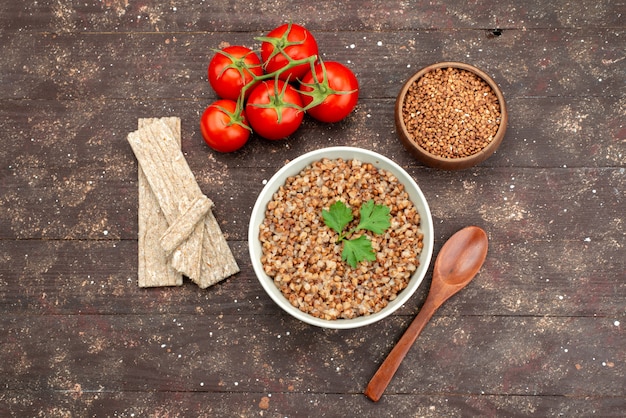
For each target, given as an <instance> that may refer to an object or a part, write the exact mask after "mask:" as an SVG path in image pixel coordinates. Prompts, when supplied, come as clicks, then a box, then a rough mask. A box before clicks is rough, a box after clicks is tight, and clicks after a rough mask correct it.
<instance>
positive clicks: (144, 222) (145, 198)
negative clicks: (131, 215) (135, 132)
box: [137, 117, 183, 287]
mask: <svg viewBox="0 0 626 418" xmlns="http://www.w3.org/2000/svg"><path fill="white" fill-rule="evenodd" d="M156 120H157V119H156V118H142V119H139V123H138V128H139V129H142V128H143V127H144V126H146V125H147V124H150V123H153V122H154V121H156ZM162 120H163V122H164V123H166V124H167V125H168V126H169V128H170V129H171V130H172V132H173V133H174V136H175V138H176V141H177V142H178V144H179V145H180V141H181V126H180V118H176V117H170V118H163V119H162ZM138 185H139V186H138V187H139V202H138V208H139V210H138V212H139V213H138V215H139V216H138V229H139V233H138V237H137V238H138V257H139V260H138V261H139V266H138V272H137V283H138V285H139V287H159V286H181V285H182V284H183V275H182V274H181V273H179V272H178V271H176V269H175V268H174V267H172V264H171V263H170V262H169V261H168V257H167V254H166V253H165V251H164V250H163V249H162V248H161V246H160V245H159V239H160V238H161V236H162V235H163V234H164V233H165V231H166V230H167V228H168V223H167V220H166V219H165V215H164V214H163V212H162V211H161V207H160V206H159V202H158V201H157V199H156V196H154V193H152V189H151V188H150V184H149V183H148V179H146V175H145V173H144V172H143V169H142V168H141V165H139V170H138Z"/></svg>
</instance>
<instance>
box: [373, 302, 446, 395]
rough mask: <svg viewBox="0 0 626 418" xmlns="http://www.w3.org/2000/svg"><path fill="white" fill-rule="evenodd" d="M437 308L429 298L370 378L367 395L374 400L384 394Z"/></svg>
mask: <svg viewBox="0 0 626 418" xmlns="http://www.w3.org/2000/svg"><path fill="white" fill-rule="evenodd" d="M436 310H437V304H436V303H433V300H432V298H427V299H426V301H425V302H424V305H423V306H422V309H421V310H420V312H419V313H418V314H417V316H416V317H415V319H413V321H412V322H411V325H409V327H408V328H407V329H406V331H404V334H403V335H402V337H401V338H400V340H399V341H398V343H397V344H396V345H395V347H394V348H393V349H392V350H391V352H390V353H389V355H388V356H387V358H386V359H385V361H383V363H382V364H381V365H380V367H379V368H378V371H377V372H376V373H375V374H374V376H373V377H372V379H371V380H370V382H369V384H368V385H367V388H365V392H364V393H365V396H367V397H368V398H370V399H371V400H372V401H374V402H378V400H379V399H380V398H381V397H382V396H383V392H384V391H385V389H386V388H387V386H388V385H389V382H391V379H392V378H393V375H394V374H395V373H396V371H397V370H398V367H400V363H402V360H403V359H404V357H405V356H406V354H407V353H408V352H409V349H410V348H411V346H412V345H413V343H414V342H415V340H416V339H417V337H418V336H419V335H420V333H421V332H422V330H423V329H424V327H425V326H426V324H427V323H428V321H429V320H430V318H431V317H432V316H433V314H434V313H435V311H436Z"/></svg>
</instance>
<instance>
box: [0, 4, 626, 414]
mask: <svg viewBox="0 0 626 418" xmlns="http://www.w3.org/2000/svg"><path fill="white" fill-rule="evenodd" d="M625 15H626V3H625V2H624V1H623V0H599V1H590V0H584V1H578V2H571V1H566V0H557V1H552V2H545V1H543V2H541V1H538V0H530V1H526V2H523V4H521V2H516V1H512V0H508V1H500V2H496V1H493V0H477V1H469V2H467V1H456V0H455V1H447V2H437V1H430V0H417V1H414V2H403V1H396V0H392V1H380V0H371V1H369V0H368V1H356V0H348V1H343V2H317V3H316V2H310V1H301V0H294V1H290V2H285V1H274V2H269V3H259V2H243V1H231V2H206V1H204V2H202V1H187V0H178V1H174V2H157V1H151V0H147V1H134V0H128V1H127V0H105V1H92V0H87V1H80V2H78V1H49V0H38V1H31V0H28V1H22V2H10V1H5V2H2V4H0V54H1V55H2V57H3V59H2V60H0V132H2V140H3V145H2V146H1V147H0V376H2V382H3V385H1V387H0V416H16V417H17V416H20V417H21V416H132V415H134V416H199V417H202V416H206V417H213V416H246V417H247V416H277V417H278V416H280V417H284V416H289V417H295V416H313V415H316V416H353V415H357V416H364V417H380V416H433V417H435V416H487V417H496V416H507V417H509V416H511V417H517V416H520V417H521V416H524V417H527V416H557V415H563V416H594V415H595V416H621V415H622V412H621V411H624V410H626V386H625V385H624V381H626V357H625V353H626V351H625V350H624V346H626V333H625V332H624V325H625V324H626V280H625V278H626V264H625V263H626V261H625V260H626V257H625V255H626V254H625V250H624V236H625V235H626V229H625V220H626V219H625V215H624V213H625V212H624V201H625V200H626V171H625V170H626V128H625V127H624V124H625V122H626V120H625V114H626V99H625V97H626V83H625V73H624V65H625V64H624V63H625V62H626V60H625V55H624V51H625V50H626V43H625V42H626V41H625V39H626V26H625V22H626V21H625V20H624V16H625ZM286 21H294V22H297V23H301V24H304V25H305V26H306V27H307V28H309V29H311V30H312V31H313V33H314V35H315V37H316V39H317V41H318V44H319V45H320V48H321V50H322V52H323V54H324V57H325V59H327V60H337V61H340V62H343V63H345V64H346V65H348V66H349V67H350V68H352V69H353V70H354V71H355V73H356V75H357V77H358V79H359V82H360V87H361V88H360V99H359V104H358V107H357V109H356V111H355V112H354V113H353V114H352V115H351V116H350V117H349V118H348V119H346V120H345V121H342V122H340V123H338V124H333V125H326V124H322V123H318V122H315V121H313V120H311V119H310V118H305V123H304V125H303V126H302V128H301V129H300V130H298V132H297V133H296V134H295V135H293V137H291V138H290V139H289V140H287V141H277V142H270V141H265V140H263V139H261V138H258V137H256V136H253V137H252V139H251V141H250V142H249V143H248V144H246V146H245V147H244V148H243V149H241V150H240V151H238V152H236V153H232V154H219V153H214V152H212V151H211V150H210V149H209V148H208V147H207V146H206V145H205V144H204V142H203V141H202V138H201V135H200V132H199V129H198V121H199V118H200V115H201V113H202V111H203V110H204V108H205V107H206V106H207V105H208V104H209V103H210V102H212V101H213V100H215V98H216V97H215V95H214V93H213V92H212V91H211V89H210V87H209V84H208V82H207V80H206V67H207V64H208V61H209V59H210V57H211V55H212V52H211V48H220V47H222V46H224V45H227V44H232V45H235V44H243V45H247V46H250V47H254V48H258V47H259V46H260V43H259V42H258V41H257V40H255V37H258V36H261V35H263V34H265V33H267V31H269V30H270V29H272V28H273V27H275V26H278V25H280V24H282V23H284V22H286ZM454 60H456V61H464V62H468V63H471V64H474V65H476V66H477V67H479V68H481V69H482V70H484V71H485V72H487V73H488V74H490V75H491V76H492V77H493V78H494V79H495V81H496V82H497V83H498V84H499V85H500V87H501V88H502V90H503V93H504V96H505V98H506V101H507V106H508V109H509V124H508V130H507V134H506V137H505V139H504V141H503V143H502V146H501V147H500V149H499V150H498V152H497V153H496V154H495V155H493V156H492V157H491V158H489V159H488V160H487V161H485V162H484V163H482V164H481V165H480V166H478V167H475V168H472V169H469V170H464V171H461V172H454V173H451V172H443V171H437V170H433V169H429V168H427V167H424V166H422V165H421V164H419V163H418V162H417V161H415V160H414V159H412V158H411V157H410V156H409V155H408V153H407V152H406V151H405V150H404V149H403V147H402V145H401V144H400V142H399V141H398V139H397V137H396V133H395V129H394V125H393V106H394V101H395V97H396V95H397V93H398V92H399V90H400V87H401V85H402V83H403V82H404V81H405V80H406V79H407V78H408V77H410V75H412V74H413V73H414V72H415V71H417V70H418V69H419V68H421V67H424V66H426V65H429V64H431V63H434V62H437V61H454ZM155 115H157V116H163V117H168V116H176V117H180V118H181V128H182V137H181V148H182V153H183V155H184V157H185V159H186V161H187V163H188V165H189V168H190V170H191V171H192V172H193V174H194V176H195V178H196V179H197V182H198V186H199V188H200V189H201V191H202V193H204V194H206V195H207V196H208V197H209V198H210V199H211V200H212V201H213V202H214V207H213V208H212V213H213V214H214V216H215V219H216V221H217V225H218V226H219V228H220V229H221V231H222V232H223V233H224V235H225V237H226V238H227V240H228V241H227V243H228V245H229V246H230V248H231V249H232V253H233V255H234V257H235V259H236V261H237V263H238V265H239V267H240V269H241V271H240V272H239V273H238V274H237V275H235V276H233V277H231V278H229V279H227V280H224V281H222V282H220V283H218V284H216V285H214V286H212V287H211V288H209V289H204V290H203V289H200V288H198V286H196V285H195V284H193V283H192V282H191V281H189V280H187V279H185V280H184V282H183V284H182V286H180V287H175V288H150V289H140V288H139V287H138V286H137V284H136V277H137V268H138V253H137V232H138V220H137V213H138V212H137V211H138V207H137V200H138V179H137V169H138V164H137V161H136V159H135V156H134V155H133V152H132V149H131V148H130V146H129V145H128V143H127V142H126V135H127V134H128V133H129V132H132V131H133V130H135V129H136V127H137V120H138V119H139V118H148V117H154V116H155ZM333 145H351V146H358V147H362V148H366V149H371V150H373V151H377V152H379V153H381V154H384V155H385V156H387V157H389V158H391V159H393V160H394V161H396V162H398V163H399V164H400V165H401V166H403V167H404V168H405V169H406V170H407V172H408V173H409V174H410V175H411V176H412V177H413V178H414V179H415V180H416V182H417V183H418V184H419V186H420V188H421V189H422V191H423V192H424V194H425V196H426V198H427V200H428V202H429V205H430V207H431V211H432V215H433V221H434V224H435V237H434V238H435V252H434V255H436V254H437V253H438V251H439V249H440V248H441V245H442V243H443V242H444V241H445V240H446V239H447V238H448V237H449V236H450V235H451V234H452V233H454V232H456V231H457V230H459V229H460V228H462V227H463V226H466V225H469V224H474V225H478V226H480V227H481V228H483V229H484V230H485V231H487V233H488V236H489V245H490V250H489V251H490V252H489V255H488V257H487V260H486V262H485V264H484V266H483V268H482V269H481V271H480V273H479V274H478V276H477V277H476V278H475V279H474V280H473V281H472V283H471V284H470V285H469V286H468V287H467V288H466V289H464V290H463V291H462V292H461V293H459V294H458V295H455V296H454V297H453V298H451V299H450V300H449V301H448V302H447V303H446V304H444V306H442V308H441V309H440V310H438V311H437V313H436V314H435V316H434V317H433V319H432V321H431V322H430V323H429V324H428V325H427V326H426V328H425V329H424V330H423V331H422V334H421V335H420V338H419V340H418V343H417V344H416V345H415V346H414V347H413V348H412V349H411V350H410V351H409V353H408V354H407V357H406V358H405V361H404V362H403V365H402V367H401V368H400V369H399V370H398V372H397V374H396V376H395V378H394V381H393V382H392V384H391V385H390V386H389V387H388V389H387V391H386V394H385V397H383V399H382V400H381V401H380V402H379V403H377V404H374V403H372V402H370V401H369V400H368V399H366V398H365V396H363V395H362V391H363V389H364V388H365V385H366V384H367V382H368V381H369V379H370V378H371V376H372V375H373V373H374V372H375V370H376V368H377V366H378V365H379V364H380V363H381V362H382V360H383V359H384V358H385V356H386V355H387V353H388V352H389V351H390V350H391V347H392V346H393V345H394V343H395V342H396V341H397V340H398V338H400V336H401V335H402V332H403V331H404V330H405V329H406V327H407V326H408V324H409V323H410V321H411V320H412V318H413V317H414V316H415V314H416V313H417V312H418V311H419V309H420V307H421V306H422V305H423V303H424V300H425V298H426V294H427V291H428V285H429V283H430V273H431V272H432V267H431V269H430V271H429V274H428V275H427V278H426V280H425V281H424V286H422V287H421V288H420V289H419V290H418V292H417V293H416V294H415V296H414V297H413V298H411V300H410V301H409V302H408V303H407V304H406V305H405V306H404V307H402V308H401V309H400V310H399V311H397V313H396V314H394V315H392V316H391V317H389V318H387V319H385V320H384V321H382V322H380V323H378V324H374V325H371V326H368V327H365V328H362V329H358V330H352V331H334V330H323V329H318V328H313V327H311V326H307V325H305V324H303V323H301V322H298V321H297V320H295V319H293V318H291V317H289V316H287V315H286V314H284V313H283V312H281V311H280V310H279V308H278V307H277V306H276V305H275V304H274V303H273V302H272V301H271V299H270V298H269V297H268V296H267V295H266V294H265V292H264V291H263V289H262V287H261V285H260V284H259V283H258V281H257V279H256V277H255V276H254V272H253V271H252V267H251V265H250V260H249V255H248V249H247V244H248V243H247V227H248V221H249V218H250V213H251V210H252V207H253V205H254V201H255V199H256V196H257V194H258V192H259V191H260V190H261V189H262V188H263V185H264V184H265V182H266V181H267V180H268V179H269V178H270V177H271V176H272V175H273V174H274V173H275V172H276V171H277V170H278V169H279V168H280V167H282V166H283V165H284V163H285V162H286V161H289V160H291V159H293V158H296V157H297V156H299V155H301V154H303V153H305V152H307V151H311V150H314V149H318V148H322V147H326V146H333Z"/></svg>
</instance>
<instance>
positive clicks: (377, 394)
mask: <svg viewBox="0 0 626 418" xmlns="http://www.w3.org/2000/svg"><path fill="white" fill-rule="evenodd" d="M488 246H489V245H488V240H487V234H486V233H485V231H483V230H482V229H481V228H479V227H477V226H468V227H465V228H463V229H461V230H460V231H458V232H457V233H455V234H454V235H452V237H450V239H449V240H448V241H447V242H446V243H445V244H444V245H443V247H442V248H441V251H439V255H438V256H437V259H436V260H435V267H434V269H433V280H432V283H431V286H430V290H429V292H428V296H427V297H426V301H425V302H424V306H422V309H421V310H420V312H419V314H418V315H417V316H416V317H415V319H414V320H413V322H411V325H409V327H408V328H407V330H406V331H405V332H404V334H403V335H402V337H401V338H400V340H399V341H398V343H397V344H396V346H395V347H394V348H393V349H392V350H391V352H390V353H389V355H388V356H387V358H386V359H385V361H384V362H383V364H381V366H380V367H379V368H378V371H377V372H376V373H375V374H374V377H372V380H370V382H369V384H368V385H367V388H366V389H365V396H367V397H368V398H370V399H371V400H373V401H374V402H377V401H378V400H379V399H380V398H381V396H382V395H383V392H384V391H385V389H386V388H387V386H388V385H389V382H391V379H392V378H393V375H394V374H395V373H396V370H398V367H400V363H402V360H403V359H404V357H405V356H406V354H407V353H408V351H409V349H410V348H411V346H412V345H413V343H414V342H415V340H416V339H417V337H418V336H419V334H420V333H421V332H422V330H423V329H424V327H425V326H426V324H427V323H428V321H429V320H430V318H432V316H433V314H434V313H435V311H436V310H437V309H438V308H439V307H440V306H441V305H442V304H443V303H444V302H445V301H446V300H448V299H449V298H450V297H451V296H452V295H454V294H455V293H457V292H458V291H459V290H461V289H463V288H464V287H465V286H467V284H468V283H469V282H470V281H472V279H473V278H474V276H476V274H477V273H478V271H479V270H480V268H481V267H482V265H483V263H484V261H485V258H486V257H487V248H488Z"/></svg>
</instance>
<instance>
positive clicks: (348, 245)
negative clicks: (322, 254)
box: [322, 199, 391, 268]
mask: <svg viewBox="0 0 626 418" xmlns="http://www.w3.org/2000/svg"><path fill="white" fill-rule="evenodd" d="M390 211H391V210H390V209H389V208H388V207H387V206H385V205H376V204H374V200H373V199H370V200H369V201H367V202H366V203H365V204H364V205H362V206H361V208H360V209H359V215H360V218H359V224H358V225H357V226H356V227H354V228H352V229H350V230H348V231H346V232H344V228H345V227H346V226H348V224H349V223H350V222H352V219H353V218H354V217H353V216H352V210H351V209H350V208H349V207H348V206H347V205H346V204H345V203H343V202H342V201H337V202H335V203H333V204H332V205H331V206H330V208H329V210H326V209H323V210H322V217H323V218H324V223H325V224H326V226H328V227H329V228H331V229H332V230H334V231H335V232H337V233H338V234H339V238H337V242H341V241H343V250H342V252H341V259H342V260H343V261H345V262H347V263H348V264H349V265H350V266H351V267H352V268H356V266H357V265H358V264H359V263H360V262H361V261H364V260H367V261H375V260H376V253H374V249H373V248H372V242H371V241H370V239H369V238H368V237H367V236H365V235H360V236H359V237H357V238H352V239H348V237H349V236H352V235H353V234H354V233H355V232H357V231H362V230H363V231H370V232H373V233H374V234H382V233H383V232H385V230H386V229H387V228H389V227H390V226H391V222H390V221H389V219H390V218H391V215H390Z"/></svg>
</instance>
